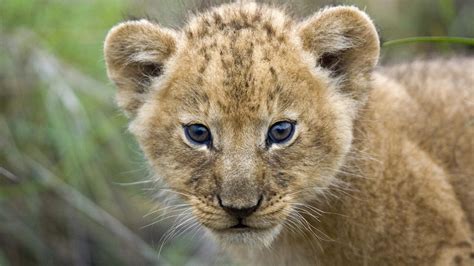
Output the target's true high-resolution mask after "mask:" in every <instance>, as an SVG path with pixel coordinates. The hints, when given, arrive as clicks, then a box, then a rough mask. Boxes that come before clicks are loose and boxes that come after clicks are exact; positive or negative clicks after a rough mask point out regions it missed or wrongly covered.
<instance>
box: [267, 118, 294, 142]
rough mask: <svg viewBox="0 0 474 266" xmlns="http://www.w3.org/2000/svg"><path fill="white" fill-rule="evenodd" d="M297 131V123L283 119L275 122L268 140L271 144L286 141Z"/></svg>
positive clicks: (269, 132)
mask: <svg viewBox="0 0 474 266" xmlns="http://www.w3.org/2000/svg"><path fill="white" fill-rule="evenodd" d="M294 133H295V123H292V122H288V121H281V122H277V123H275V124H273V125H272V126H271V127H270V129H269V130H268V137H267V141H268V143H269V144H273V143H277V144H281V143H285V142H287V141H289V140H290V139H291V137H292V136H293V134H294Z"/></svg>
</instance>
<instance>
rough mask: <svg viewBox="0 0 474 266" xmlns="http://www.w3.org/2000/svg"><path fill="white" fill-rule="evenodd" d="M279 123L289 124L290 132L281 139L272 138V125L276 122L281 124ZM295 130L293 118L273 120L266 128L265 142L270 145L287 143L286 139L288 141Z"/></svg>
mask: <svg viewBox="0 0 474 266" xmlns="http://www.w3.org/2000/svg"><path fill="white" fill-rule="evenodd" d="M281 123H289V124H290V125H291V132H290V134H289V135H288V136H287V137H286V138H284V139H282V140H276V139H274V137H273V136H272V135H271V130H272V128H273V127H274V126H276V125H278V124H281ZM295 131H296V121H293V120H281V121H278V122H275V123H273V124H272V125H271V126H270V127H269V128H268V131H267V144H268V146H270V145H272V144H285V143H287V142H288V141H290V140H291V139H292V138H293V136H294V135H295Z"/></svg>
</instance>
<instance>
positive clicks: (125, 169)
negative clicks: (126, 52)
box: [0, 0, 474, 265]
mask: <svg viewBox="0 0 474 266" xmlns="http://www.w3.org/2000/svg"><path fill="white" fill-rule="evenodd" d="M219 2H222V1H184V0H181V1H176V0H167V1H165V0H160V1H158V0H157V1H153V0H140V1H131V0H101V1H93V0H82V1H73V0H0V265H208V264H211V265H212V264H215V265H218V264H225V263H226V260H225V259H222V256H220V255H219V253H218V251H216V250H215V248H214V247H213V246H212V245H209V244H206V243H209V242H208V241H204V240H203V239H202V238H201V237H200V236H199V235H200V234H201V233H200V232H197V233H196V232H195V231H193V230H190V234H184V235H180V236H177V237H175V238H173V239H171V240H169V241H168V242H167V243H166V244H164V245H163V251H162V252H161V256H160V257H159V258H158V250H159V249H160V247H161V246H162V242H163V241H161V240H160V239H161V238H162V236H163V234H164V233H165V232H166V231H167V230H168V228H170V226H171V224H172V223H173V219H169V220H164V221H162V222H159V223H156V224H153V225H151V226H147V225H148V224H150V223H153V222H154V221H157V220H158V219H159V218H160V211H157V212H154V213H151V215H146V214H147V213H150V212H153V211H154V210H159V209H160V206H162V202H160V200H158V199H156V197H155V196H154V195H155V194H156V189H154V185H153V184H152V183H149V182H147V180H148V179H149V177H150V173H149V171H148V168H147V165H146V163H145V161H144V159H143V157H142V155H141V152H140V150H139V148H138V146H137V144H136V143H135V142H134V140H133V139H132V137H131V136H130V134H129V133H127V131H126V127H127V121H126V119H125V117H124V116H123V115H122V114H121V113H120V112H119V111H118V110H117V108H116V107H115V106H114V100H113V95H114V88H113V86H112V85H111V83H110V82H109V81H108V80H107V78H106V73H105V69H104V60H103V58H102V42H103V40H104V38H105V35H106V33H107V30H108V29H110V28H111V27H112V26H113V25H114V24H116V23H118V22H120V21H123V20H126V19H129V18H142V17H148V18H150V19H152V20H155V21H157V22H159V23H160V24H162V25H164V26H168V27H173V28H178V27H180V26H182V25H183V23H184V22H185V18H186V16H187V15H189V14H190V13H192V12H195V11H196V10H202V9H205V8H206V7H207V6H209V5H213V4H216V3H219ZM265 2H271V3H276V4H284V5H285V6H286V7H287V9H288V10H290V11H291V12H292V13H293V14H294V15H295V16H298V17H303V16H308V15H310V14H311V13H313V12H315V11H317V10H318V8H320V7H322V6H325V5H329V4H338V3H350V4H353V5H357V6H359V7H360V8H362V9H364V10H366V11H367V12H368V13H369V14H370V16H371V17H372V18H373V19H374V21H375V23H376V24H377V27H378V29H379V31H380V34H381V37H382V40H383V41H386V40H393V39H397V38H404V37H411V36H463V37H473V36H474V16H473V14H474V1H472V0H465V1H462V0H459V1H454V0H417V1H413V0H365V1H363V0H360V1H314V0H307V1H265ZM472 52H473V50H472V47H467V46H463V45H458V44H432V43H416V44H407V45H402V46H391V47H387V48H384V49H383V50H382V62H383V63H393V62H399V61H404V60H407V59H411V58H413V57H415V56H416V57H432V56H449V55H454V54H456V55H458V54H462V55H465V54H472ZM179 232H180V231H178V233H179ZM216 257H219V258H221V259H220V260H216Z"/></svg>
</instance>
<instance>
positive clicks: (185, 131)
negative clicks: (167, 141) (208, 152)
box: [183, 123, 212, 146]
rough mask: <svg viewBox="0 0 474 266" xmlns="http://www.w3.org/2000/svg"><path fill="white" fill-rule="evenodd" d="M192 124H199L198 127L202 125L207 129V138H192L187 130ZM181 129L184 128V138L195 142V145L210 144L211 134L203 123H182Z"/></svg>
mask: <svg viewBox="0 0 474 266" xmlns="http://www.w3.org/2000/svg"><path fill="white" fill-rule="evenodd" d="M192 126H200V127H203V128H205V129H206V130H207V132H208V136H207V138H206V139H205V140H204V141H199V140H196V139H194V138H193V137H192V136H191V134H190V132H189V129H190V128H191V127H192ZM183 130H184V135H185V136H186V139H187V140H188V141H189V142H191V143H193V144H195V145H206V146H210V145H211V143H212V134H211V130H210V129H209V128H208V127H207V126H205V125H204V124H201V123H192V124H186V125H183Z"/></svg>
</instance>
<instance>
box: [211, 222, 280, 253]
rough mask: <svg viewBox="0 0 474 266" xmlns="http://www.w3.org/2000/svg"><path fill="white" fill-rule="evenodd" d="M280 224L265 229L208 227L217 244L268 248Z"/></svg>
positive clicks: (278, 231)
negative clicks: (215, 228) (214, 228)
mask: <svg viewBox="0 0 474 266" xmlns="http://www.w3.org/2000/svg"><path fill="white" fill-rule="evenodd" d="M281 229H282V226H281V225H276V226H274V227H271V228H266V229H254V228H242V229H225V230H213V229H209V233H210V235H211V237H212V238H214V239H215V240H216V241H217V242H219V244H221V245H223V246H224V247H227V248H251V249H255V248H269V247H270V246H271V245H272V243H273V241H274V240H275V238H276V237H277V236H278V234H280V232H281Z"/></svg>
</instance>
